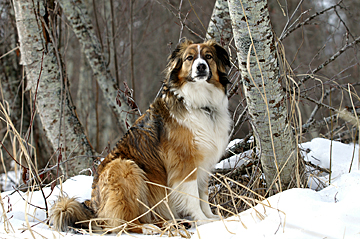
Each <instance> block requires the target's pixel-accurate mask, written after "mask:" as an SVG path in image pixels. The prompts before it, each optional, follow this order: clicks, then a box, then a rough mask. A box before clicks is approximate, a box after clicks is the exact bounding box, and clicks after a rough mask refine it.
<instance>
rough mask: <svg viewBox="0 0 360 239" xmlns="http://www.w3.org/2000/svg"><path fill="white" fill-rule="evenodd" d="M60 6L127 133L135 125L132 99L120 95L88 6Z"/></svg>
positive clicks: (62, 1)
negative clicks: (92, 22)
mask: <svg viewBox="0 0 360 239" xmlns="http://www.w3.org/2000/svg"><path fill="white" fill-rule="evenodd" d="M59 3H60V5H61V8H62V10H63V12H64V14H65V16H66V17H67V19H68V21H69V23H70V25H71V27H72V30H73V31H74V33H75V35H76V37H77V38H78V39H79V41H80V44H81V47H82V51H83V53H84V54H85V56H86V58H87V60H88V62H89V64H90V66H91V69H92V70H93V73H94V76H95V78H96V79H97V81H98V83H99V86H100V88H101V90H102V92H103V95H104V98H105V99H106V101H107V103H108V105H109V106H110V108H111V109H112V110H113V113H114V114H115V116H116V118H117V119H118V120H119V126H120V128H121V129H122V131H123V132H124V133H125V132H126V131H127V128H128V126H129V125H132V124H133V122H134V121H135V117H134V114H133V113H134V109H133V107H130V105H131V99H130V98H127V96H125V95H124V94H118V91H117V89H118V85H117V83H116V80H115V78H114V77H112V75H111V73H110V70H109V68H108V67H107V63H106V61H105V59H104V56H103V54H102V51H101V45H100V42H99V40H98V38H97V37H96V34H95V32H94V29H93V26H92V24H91V20H90V17H89V16H88V12H87V10H86V6H85V5H84V3H83V2H81V1H69V0H60V1H59ZM116 100H118V103H117V102H116ZM129 103H130V104H129Z"/></svg>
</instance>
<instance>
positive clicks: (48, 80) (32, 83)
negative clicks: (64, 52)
mask: <svg viewBox="0 0 360 239" xmlns="http://www.w3.org/2000/svg"><path fill="white" fill-rule="evenodd" d="M13 2H14V9H15V18H16V26H17V30H18V34H19V43H20V52H21V61H20V64H22V65H24V66H25V70H26V78H27V84H28V85H27V89H29V90H31V95H32V99H33V101H34V102H35V104H36V109H37V112H38V114H39V116H40V119H41V123H42V125H43V127H44V130H45V131H46V135H47V137H48V138H49V140H50V142H51V144H52V146H53V148H54V151H59V152H60V157H58V159H62V160H63V161H64V160H67V164H66V166H64V165H63V166H62V170H63V173H67V174H68V176H72V175H75V174H79V173H80V172H81V171H82V170H83V169H87V168H91V166H92V165H93V160H91V158H90V157H91V156H93V154H94V152H93V149H92V147H91V145H90V144H89V142H88V139H87V137H86V135H85V134H84V130H83V127H82V126H81V124H80V122H79V120H78V118H77V115H76V113H75V111H74V106H73V105H72V102H71V98H70V93H69V90H68V84H67V83H66V76H65V75H64V71H63V64H62V61H61V55H60V54H59V52H58V51H57V49H56V48H55V46H56V45H57V44H56V39H55V38H53V37H51V32H50V28H51V26H49V25H47V21H46V20H47V19H46V17H45V16H46V15H47V12H46V11H47V8H46V7H45V6H44V5H43V3H44V2H43V1H37V0H34V1H33V0H14V1H13ZM46 32H48V33H49V34H48V36H49V37H50V40H47V39H45V38H44V35H46ZM44 33H45V34H44ZM33 117H34V116H32V119H33Z"/></svg>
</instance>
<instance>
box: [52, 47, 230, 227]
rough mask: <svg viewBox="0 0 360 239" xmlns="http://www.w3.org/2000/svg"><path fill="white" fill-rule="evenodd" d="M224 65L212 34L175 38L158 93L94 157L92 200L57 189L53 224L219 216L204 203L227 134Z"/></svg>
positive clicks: (200, 220) (203, 219)
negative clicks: (197, 40)
mask: <svg viewBox="0 0 360 239" xmlns="http://www.w3.org/2000/svg"><path fill="white" fill-rule="evenodd" d="M229 65H230V61H229V56H228V54H227V52H226V51H225V50H224V49H223V48H222V47H221V46H219V45H218V44H216V43H215V42H214V41H206V42H204V43H201V44H193V42H191V41H189V40H184V41H183V42H181V43H180V44H179V45H178V46H177V47H176V49H175V50H174V52H173V53H172V54H171V55H170V57H169V63H168V65H167V69H166V73H167V74H166V80H165V82H164V87H163V90H162V95H161V96H159V97H158V98H157V99H155V101H154V102H153V103H152V104H151V106H150V108H149V109H148V110H147V111H146V113H145V114H143V115H142V116H141V117H139V119H137V121H136V122H135V124H134V125H133V126H132V127H131V128H130V129H129V130H128V132H127V133H126V134H125V135H124V137H123V138H122V139H121V140H120V141H119V142H118V144H117V146H116V147H115V148H114V149H113V150H112V151H111V153H109V155H107V156H106V158H105V159H104V160H103V161H102V162H101V164H100V165H99V167H98V169H97V172H96V175H95V177H94V181H93V185H92V195H91V200H89V201H86V202H85V203H84V204H81V203H79V202H78V201H76V200H75V199H74V198H68V197H60V198H59V200H58V201H57V202H56V203H55V204H54V206H53V207H52V209H51V221H52V223H53V225H54V227H55V228H57V229H59V230H67V229H68V227H69V226H72V227H79V226H83V227H84V226H88V224H89V223H88V222H87V223H83V224H81V225H80V224H76V222H79V221H84V220H89V219H95V218H101V219H102V220H101V222H100V225H102V226H103V227H120V226H121V225H122V226H124V222H129V221H132V222H133V223H134V224H136V225H144V224H156V223H159V222H160V221H161V219H162V220H163V219H165V220H171V219H172V218H173V217H172V216H174V217H175V218H176V219H178V218H183V217H185V216H191V217H192V219H193V220H195V221H197V223H200V224H201V223H204V222H206V221H208V220H209V219H214V218H217V216H216V215H213V213H212V212H211V210H210V206H209V204H208V203H207V202H208V177H209V175H208V172H210V171H211V170H212V168H213V167H214V165H215V164H216V163H217V161H218V160H219V159H220V157H221V156H222V154H223V153H224V150H225V147H226V145H227V143H228V140H229V130H230V126H231V119H230V116H229V113H228V99H227V96H226V85H227V84H228V83H229V82H228V79H227V74H226V69H225V68H226V66H229ZM191 173H192V174H191ZM161 185H162V186H161ZM163 186H165V187H163ZM164 198H167V200H166V203H165V202H163V201H164ZM199 198H200V200H199ZM159 202H160V203H159ZM144 205H147V207H148V208H152V207H154V208H153V210H152V211H150V212H149V210H148V208H146V207H145V206H144ZM146 212H148V213H146ZM143 214H144V215H143ZM141 215H143V216H141ZM136 218H137V219H136ZM134 219H135V220H134ZM159 224H160V223H159ZM159 224H157V225H159ZM143 228H146V227H143ZM120 229H121V228H120ZM120 229H119V230H120ZM126 230H128V231H132V232H137V233H145V231H144V229H142V228H141V227H133V228H130V227H127V228H126Z"/></svg>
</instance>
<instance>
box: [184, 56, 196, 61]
mask: <svg viewBox="0 0 360 239" xmlns="http://www.w3.org/2000/svg"><path fill="white" fill-rule="evenodd" d="M193 59H194V57H193V56H188V57H186V60H187V61H192V60H193Z"/></svg>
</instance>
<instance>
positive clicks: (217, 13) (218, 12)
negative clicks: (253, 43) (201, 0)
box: [206, 0, 233, 45]
mask: <svg viewBox="0 0 360 239" xmlns="http://www.w3.org/2000/svg"><path fill="white" fill-rule="evenodd" d="M232 35H233V34H232V29H231V19H230V15H229V5H228V1H227V0H216V2H215V6H214V10H213V13H212V15H211V19H210V22H209V26H208V29H207V35H206V38H207V39H212V38H213V39H215V40H216V41H217V42H218V43H220V44H221V45H225V44H228V43H229V42H230V40H231V38H232Z"/></svg>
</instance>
